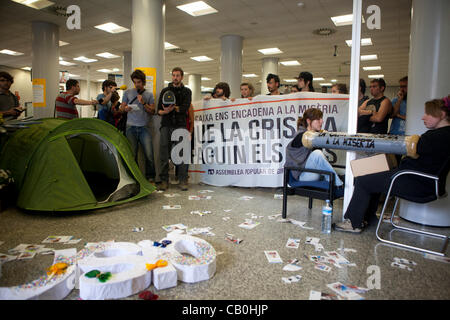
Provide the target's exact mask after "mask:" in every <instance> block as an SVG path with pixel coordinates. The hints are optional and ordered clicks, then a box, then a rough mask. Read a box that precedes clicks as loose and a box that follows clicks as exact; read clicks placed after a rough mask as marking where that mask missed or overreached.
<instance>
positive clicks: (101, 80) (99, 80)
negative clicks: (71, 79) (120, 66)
mask: <svg viewBox="0 0 450 320" xmlns="http://www.w3.org/2000/svg"><path fill="white" fill-rule="evenodd" d="M105 80H106V79H98V80H97V82H103V81H105Z"/></svg>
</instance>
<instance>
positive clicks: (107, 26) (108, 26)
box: [95, 22, 130, 33]
mask: <svg viewBox="0 0 450 320" xmlns="http://www.w3.org/2000/svg"><path fill="white" fill-rule="evenodd" d="M95 28H97V29H100V30H103V31H106V32H109V33H122V32H126V31H130V29H127V28H125V27H122V26H119V25H118V24H115V23H114V22H108V23H104V24H100V25H98V26H95Z"/></svg>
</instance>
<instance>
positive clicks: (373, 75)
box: [367, 74, 384, 79]
mask: <svg viewBox="0 0 450 320" xmlns="http://www.w3.org/2000/svg"><path fill="white" fill-rule="evenodd" d="M367 77H369V78H374V79H378V78H384V74H371V75H369V76H367Z"/></svg>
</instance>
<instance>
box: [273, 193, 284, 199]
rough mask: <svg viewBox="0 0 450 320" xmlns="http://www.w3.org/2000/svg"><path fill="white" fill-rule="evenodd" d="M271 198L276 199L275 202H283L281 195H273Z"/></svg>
mask: <svg viewBox="0 0 450 320" xmlns="http://www.w3.org/2000/svg"><path fill="white" fill-rule="evenodd" d="M273 198H274V199H277V200H283V195H282V194H274V195H273Z"/></svg>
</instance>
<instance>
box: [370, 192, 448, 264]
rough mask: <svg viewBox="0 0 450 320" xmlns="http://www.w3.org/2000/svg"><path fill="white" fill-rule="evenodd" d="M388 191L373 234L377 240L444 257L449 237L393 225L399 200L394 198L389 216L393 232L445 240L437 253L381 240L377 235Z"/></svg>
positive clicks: (387, 198)
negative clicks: (397, 231)
mask: <svg viewBox="0 0 450 320" xmlns="http://www.w3.org/2000/svg"><path fill="white" fill-rule="evenodd" d="M390 191H391V189H389V192H388V194H387V196H386V200H385V201H384V205H383V209H382V210H381V214H380V220H379V221H378V225H377V230H376V233H375V234H376V236H377V239H378V240H379V241H381V242H384V243H388V244H391V245H394V246H397V247H402V248H408V249H413V250H417V251H421V252H425V253H431V254H435V255H438V256H441V257H442V256H445V251H446V249H447V246H448V241H449V237H447V236H445V235H442V234H437V233H431V232H426V231H422V230H417V229H411V228H406V227H402V226H399V225H397V224H395V223H394V222H393V218H394V214H395V211H396V209H397V204H398V200H399V199H398V198H397V197H396V200H395V204H394V209H393V210H392V215H391V224H392V226H393V227H394V228H395V229H394V230H397V229H398V230H399V231H405V232H410V233H415V234H418V233H419V234H423V235H426V236H429V237H435V238H441V239H445V241H444V244H443V248H442V250H441V251H440V252H439V251H433V250H427V249H423V248H419V247H415V246H410V245H406V244H403V243H399V242H395V241H390V240H386V239H383V238H381V236H380V234H379V229H380V226H381V224H382V223H383V216H384V211H385V209H386V205H387V202H388V200H389V195H390Z"/></svg>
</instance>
